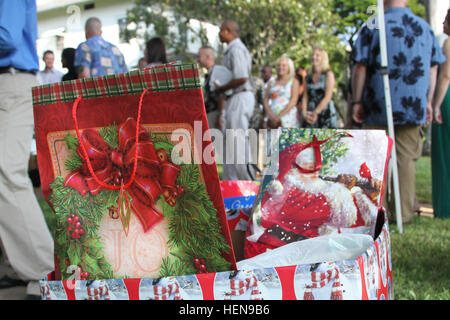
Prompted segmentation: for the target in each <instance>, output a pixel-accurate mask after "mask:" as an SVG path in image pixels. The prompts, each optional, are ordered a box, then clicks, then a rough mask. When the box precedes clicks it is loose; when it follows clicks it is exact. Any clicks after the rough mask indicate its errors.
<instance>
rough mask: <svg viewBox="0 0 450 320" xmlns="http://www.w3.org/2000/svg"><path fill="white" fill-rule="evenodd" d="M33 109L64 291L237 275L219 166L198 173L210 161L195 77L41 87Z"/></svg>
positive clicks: (115, 78)
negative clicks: (86, 285)
mask: <svg viewBox="0 0 450 320" xmlns="http://www.w3.org/2000/svg"><path fill="white" fill-rule="evenodd" d="M33 99H34V119H35V132H36V143H37V153H38V162H39V171H40V174H41V181H42V188H43V192H44V196H45V198H46V200H47V201H48V203H49V204H50V206H51V207H52V209H53V210H54V213H55V215H56V221H57V223H56V231H55V234H54V240H55V279H56V280H59V279H62V280H67V279H70V280H73V279H76V277H75V275H76V276H77V279H81V280H102V279H120V278H159V277H163V276H178V275H185V274H196V273H205V272H217V271H224V270H234V269H235V268H236V266H235V261H234V255H233V251H232V247H231V240H230V236H229V230H228V225H227V220H226V215H225V208H224V202H223V199H222V194H221V191H220V185H219V178H218V174H217V168H216V165H215V162H214V158H212V159H213V161H201V160H202V156H203V154H204V152H205V153H207V152H209V154H210V156H211V157H213V151H212V143H211V139H210V136H209V135H208V133H206V130H207V129H208V125H207V120H206V114H205V111H204V103H203V97H202V91H201V87H200V81H199V77H198V69H197V67H196V66H194V65H174V64H170V65H164V66H161V67H157V68H151V69H146V70H144V71H132V72H129V73H124V74H120V75H111V76H105V77H97V78H88V79H82V80H81V79H79V80H74V81H66V82H62V83H56V84H53V85H45V86H39V87H35V88H33ZM208 150H209V151H208ZM199 160H200V161H199ZM97 292H98V290H97ZM103 293H106V292H103Z"/></svg>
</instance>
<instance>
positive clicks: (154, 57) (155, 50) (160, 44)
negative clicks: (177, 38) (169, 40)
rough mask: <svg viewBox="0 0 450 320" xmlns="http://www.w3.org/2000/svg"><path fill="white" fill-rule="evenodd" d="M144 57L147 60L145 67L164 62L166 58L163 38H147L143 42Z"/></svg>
mask: <svg viewBox="0 0 450 320" xmlns="http://www.w3.org/2000/svg"><path fill="white" fill-rule="evenodd" d="M144 57H145V61H147V66H146V68H149V67H155V66H160V65H162V64H166V63H167V62H168V60H167V54H166V45H165V44H164V41H163V39H161V38H159V37H156V38H152V39H150V40H148V41H147V43H146V44H145V51H144Z"/></svg>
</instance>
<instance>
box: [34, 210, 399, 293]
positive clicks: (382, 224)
mask: <svg viewBox="0 0 450 320" xmlns="http://www.w3.org/2000/svg"><path fill="white" fill-rule="evenodd" d="M378 217H379V220H378V221H377V226H376V240H375V241H374V242H373V244H372V245H371V246H370V247H369V248H368V249H367V250H366V252H364V253H363V254H362V255H361V256H360V257H358V258H357V259H355V260H343V261H334V262H325V263H317V264H305V265H293V266H286V267H274V268H261V269H254V270H239V271H225V272H217V273H202V274H195V275H184V276H176V277H174V276H169V277H164V278H159V279H152V278H143V279H106V280H96V281H86V280H73V281H67V280H66V281H56V280H55V279H54V273H51V274H49V275H48V276H47V277H45V279H43V280H41V281H40V287H41V297H42V299H43V300H393V299H394V291H393V282H392V262H391V252H390V250H391V246H390V236H389V224H388V222H387V220H385V218H386V217H385V213H384V212H383V211H382V210H381V211H380V214H379V216H378Z"/></svg>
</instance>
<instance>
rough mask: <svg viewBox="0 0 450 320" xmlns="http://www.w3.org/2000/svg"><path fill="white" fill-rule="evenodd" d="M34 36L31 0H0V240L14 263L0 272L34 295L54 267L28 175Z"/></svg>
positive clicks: (0, 284) (0, 281)
mask: <svg viewBox="0 0 450 320" xmlns="http://www.w3.org/2000/svg"><path fill="white" fill-rule="evenodd" d="M36 38H37V22H36V3H35V0H15V1H11V0H0V241H1V247H2V251H3V254H4V255H6V258H7V260H8V262H9V264H10V266H11V267H12V270H11V268H10V267H9V266H8V268H7V270H6V275H5V274H0V289H3V288H8V287H12V286H16V285H19V284H22V285H24V284H26V283H27V282H28V287H27V293H28V295H29V296H28V297H34V298H35V297H39V296H38V295H39V284H38V280H39V279H41V278H42V277H43V276H44V275H46V274H47V273H48V272H50V271H52V270H53V268H54V266H53V239H52V237H51V235H50V232H49V230H48V228H47V225H46V223H45V219H44V216H43V214H42V211H41V209H40V207H39V204H38V202H37V200H36V197H35V194H34V192H33V187H32V184H31V181H30V179H29V177H28V159H29V158H30V150H31V139H32V135H33V127H34V122H33V106H32V96H31V88H32V87H33V86H36V85H37V84H38V83H37V80H36V76H35V74H36V72H37V71H38V69H39V63H38V56H37V53H36V47H35V43H36ZM19 278H20V279H21V280H22V281H21V280H19Z"/></svg>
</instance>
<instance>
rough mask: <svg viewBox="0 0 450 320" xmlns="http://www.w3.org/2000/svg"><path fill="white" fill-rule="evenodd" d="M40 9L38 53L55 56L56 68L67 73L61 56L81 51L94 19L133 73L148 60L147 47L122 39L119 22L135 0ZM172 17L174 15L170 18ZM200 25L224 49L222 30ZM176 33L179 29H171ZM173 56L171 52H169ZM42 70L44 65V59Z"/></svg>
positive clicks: (80, 0) (60, 3)
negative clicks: (89, 21) (69, 50)
mask: <svg viewBox="0 0 450 320" xmlns="http://www.w3.org/2000/svg"><path fill="white" fill-rule="evenodd" d="M92 3H93V4H94V5H95V8H93V9H89V10H85V9H84V6H85V5H86V4H92ZM37 7H38V41H37V51H38V55H39V57H41V58H42V55H43V53H44V52H45V51H46V50H52V51H53V52H55V67H56V68H57V69H59V70H62V71H63V72H66V71H67V70H63V68H62V65H61V52H62V50H63V49H64V48H67V47H72V48H77V47H78V45H79V44H80V43H81V42H83V41H85V40H86V39H85V35H84V24H85V22H86V20H87V19H88V18H90V17H94V16H95V17H98V18H99V19H100V20H101V21H102V25H103V28H102V31H103V38H104V39H105V40H106V41H109V42H111V43H113V44H115V45H117V46H118V47H119V49H120V50H121V52H122V53H123V55H124V57H125V61H126V63H127V65H128V67H129V68H130V69H131V68H133V67H135V66H136V65H137V62H138V60H139V59H140V58H141V57H143V56H144V43H143V41H142V40H141V41H140V42H139V41H137V40H136V39H132V40H131V41H130V42H129V43H121V42H120V39H119V25H118V21H119V19H122V18H125V17H126V12H127V9H131V8H132V7H133V1H132V0H95V1H92V0H91V1H88V0H37ZM169 15H170V14H169ZM200 24H201V25H202V26H203V27H204V28H206V29H207V35H208V40H209V42H210V44H211V45H212V46H213V47H214V48H216V49H217V48H218V47H219V45H220V41H219V37H218V33H219V27H217V26H214V25H212V24H209V23H204V22H200V21H197V20H192V21H191V25H192V26H193V28H197V27H199V26H200ZM170 31H171V32H176V31H177V30H176V29H175V28H171V29H170ZM200 46H201V43H200V41H198V40H197V41H193V42H192V41H189V43H188V49H187V50H188V52H189V53H191V54H196V53H197V52H198V49H199V48H200ZM168 53H170V52H168ZM40 67H41V69H43V68H44V62H43V61H42V59H40Z"/></svg>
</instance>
